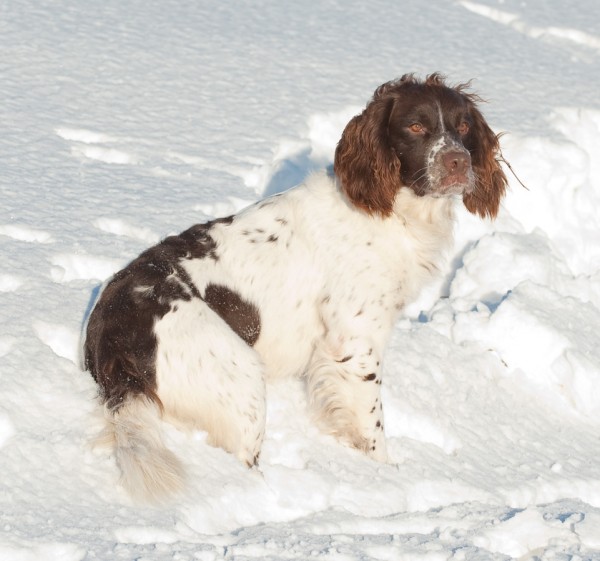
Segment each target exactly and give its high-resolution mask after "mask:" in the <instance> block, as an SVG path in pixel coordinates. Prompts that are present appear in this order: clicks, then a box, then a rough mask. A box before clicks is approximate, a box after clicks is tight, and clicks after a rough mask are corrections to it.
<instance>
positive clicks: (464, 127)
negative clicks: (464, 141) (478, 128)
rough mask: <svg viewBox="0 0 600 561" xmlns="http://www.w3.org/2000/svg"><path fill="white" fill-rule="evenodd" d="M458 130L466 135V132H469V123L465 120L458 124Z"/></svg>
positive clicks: (462, 134)
mask: <svg viewBox="0 0 600 561" xmlns="http://www.w3.org/2000/svg"><path fill="white" fill-rule="evenodd" d="M456 130H457V131H458V134H460V135H461V136H465V134H467V133H468V132H469V123H467V122H466V121H463V122H462V123H461V124H460V125H458V127H457V128H456Z"/></svg>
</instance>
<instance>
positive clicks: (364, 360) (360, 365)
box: [84, 74, 506, 500]
mask: <svg viewBox="0 0 600 561" xmlns="http://www.w3.org/2000/svg"><path fill="white" fill-rule="evenodd" d="M477 101H479V98H478V97H477V96H475V95H474V94H472V93H467V92H466V86H465V85H460V86H457V87H453V88H452V87H448V86H446V85H445V84H444V81H443V79H442V78H441V77H440V76H439V75H438V74H433V75H431V76H428V77H427V79H426V80H424V81H420V80H418V79H416V78H414V77H413V76H412V75H405V76H403V77H402V78H400V79H399V80H396V81H392V82H388V83H386V84H383V85H382V86H380V87H379V88H378V89H377V90H376V91H375V94H374V95H373V98H372V100H371V101H370V102H369V103H368V104H367V106H366V108H365V110H364V111H363V112H362V113H361V114H360V115H357V116H356V117H354V118H353V119H352V120H351V121H350V122H349V123H348V125H347V126H346V128H345V130H344V132H343V134H342V138H341V140H340V141H339V144H338V146H337V149H336V152H335V162H334V173H333V174H328V173H326V172H322V173H318V174H316V175H313V176H312V177H310V178H309V179H307V180H306V182H305V183H304V184H302V185H299V186H297V187H295V188H293V189H290V190H289V191H287V192H285V193H282V194H279V195H275V196H273V197H270V198H268V199H265V200H263V201H261V202H258V203H256V204H254V205H252V206H250V207H249V208H247V209H245V210H244V211H242V212H240V213H239V214H237V215H235V216H230V217H228V218H220V219H217V220H213V221H211V222H208V223H206V224H199V225H196V226H192V227H191V228H189V229H188V230H186V231H185V232H183V233H182V234H181V235H178V236H171V237H168V238H166V239H165V240H164V241H162V242H161V243H159V244H158V245H156V246H154V247H152V248H150V249H148V250H147V251H145V252H144V253H142V254H141V255H140V256H139V257H138V258H137V259H135V260H134V261H133V262H131V263H130V264H129V265H128V266H127V267H125V269H123V270H122V271H120V272H118V273H116V274H115V275H114V277H113V278H112V279H111V280H110V282H108V284H107V285H106V287H105V288H104V290H103V292H102V294H101V296H100V298H99V300H98V302H97V303H96V305H95V307H94V309H93V311H92V313H91V315H90V317H89V321H88V325H87V336H86V341H85V347H84V352H85V366H86V368H87V369H88V370H89V371H90V372H91V374H92V376H93V377H94V379H95V380H96V382H97V383H98V385H99V386H100V391H101V397H102V400H103V402H104V403H105V416H106V419H107V428H106V433H105V436H106V437H107V438H108V439H109V441H110V442H111V443H112V444H113V446H114V448H115V451H116V458H117V462H118V464H119V466H120V469H121V471H122V475H123V479H122V481H123V484H124V486H125V487H126V488H127V489H128V490H129V492H130V493H131V494H132V495H133V496H135V497H137V498H142V499H147V500H160V499H161V498H163V497H165V496H166V495H168V494H169V493H171V492H173V491H175V490H178V489H180V488H181V487H182V484H183V469H182V467H181V463H180V461H179V460H178V459H177V458H176V457H175V456H174V454H173V453H172V452H171V451H169V450H168V449H167V448H166V447H165V445H164V444H163V441H162V438H161V431H160V426H161V425H160V419H161V418H163V419H165V420H167V421H169V422H172V423H174V424H176V425H178V426H182V427H189V428H192V429H199V430H203V431H206V432H207V433H208V439H209V442H210V443H211V444H213V445H215V446H220V447H222V448H224V449H225V450H227V451H229V452H231V453H233V454H235V455H236V456H237V457H238V458H239V459H240V460H241V461H242V462H243V463H244V464H246V465H248V466H254V465H256V464H257V462H258V458H259V454H260V449H261V443H262V440H263V436H264V431H265V410H266V407H265V383H266V382H267V380H270V379H274V378H280V377H285V376H303V377H305V379H306V383H307V390H308V395H309V398H310V405H311V408H312V410H313V412H314V414H315V418H316V420H317V422H318V424H319V425H320V426H321V427H322V428H323V429H324V430H325V431H327V432H328V433H330V434H333V435H335V436H336V437H337V438H338V439H339V440H340V441H342V442H344V443H346V444H348V445H350V446H352V447H354V448H357V449H358V450H361V451H363V452H364V453H365V454H367V455H368V456H370V457H371V458H373V459H375V460H378V461H382V462H383V461H386V458H387V455H386V445H385V439H384V428H383V415H382V410H381V399H380V385H381V374H382V366H381V360H382V356H383V353H384V350H385V346H386V342H387V340H388V336H389V334H390V331H391V329H392V326H393V325H394V321H395V320H396V318H397V316H398V314H399V312H400V310H402V308H403V306H404V305H405V304H406V303H407V302H410V301H411V300H413V299H414V298H415V297H416V295H417V294H418V293H419V290H420V289H421V287H422V286H423V285H424V284H425V283H426V282H428V281H429V280H430V279H431V278H432V277H433V276H434V275H435V274H436V273H438V272H439V271H440V270H441V269H442V267H443V264H444V253H445V252H446V250H447V249H448V248H449V247H450V245H451V243H452V230H453V207H454V205H455V201H456V200H459V199H462V202H463V203H464V205H465V206H466V208H467V209H468V210H469V211H470V212H472V213H475V214H479V215H480V216H481V217H490V218H493V217H495V215H496V213H497V211H498V207H499V204H500V201H501V199H502V197H503V195H504V191H505V188H506V177H505V175H504V173H503V172H502V170H501V168H500V165H499V163H498V160H497V159H496V155H497V153H498V152H499V144H498V137H497V136H496V135H495V134H494V133H493V132H492V131H491V129H490V127H489V126H488V125H487V123H486V121H485V120H484V118H483V116H482V115H481V113H480V112H479V110H478V109H477V107H476V102H477Z"/></svg>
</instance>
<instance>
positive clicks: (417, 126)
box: [408, 123, 425, 133]
mask: <svg viewBox="0 0 600 561" xmlns="http://www.w3.org/2000/svg"><path fill="white" fill-rule="evenodd" d="M408 128H409V129H410V130H411V131H412V132H417V133H419V132H423V131H424V130H425V128H424V127H423V125H422V124H421V123H413V124H412V125H410V127H408Z"/></svg>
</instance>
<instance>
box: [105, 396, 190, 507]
mask: <svg viewBox="0 0 600 561" xmlns="http://www.w3.org/2000/svg"><path fill="white" fill-rule="evenodd" d="M104 416H105V419H106V421H107V424H106V428H105V430H104V432H103V434H102V435H101V436H100V438H99V440H100V441H101V443H105V444H112V446H113V447H114V450H115V456H116V459H117V464H118V465H119V468H120V469H121V474H122V475H121V483H122V485H123V487H125V489H126V490H127V491H128V493H129V494H130V495H131V496H132V498H133V499H134V500H137V501H141V502H146V503H162V502H165V501H166V500H167V499H169V498H170V497H172V496H173V495H175V494H176V493H177V492H179V491H181V490H182V489H183V485H184V480H185V473H184V469H183V466H182V464H181V462H180V461H179V460H178V459H177V457H176V456H175V454H173V452H171V451H170V450H168V449H167V448H166V446H165V445H164V443H163V439H162V434H161V427H160V423H161V421H160V413H159V408H158V406H157V405H156V404H155V403H154V402H152V401H151V400H149V399H147V398H146V397H143V396H141V395H139V396H135V397H129V398H128V400H127V402H126V403H124V404H122V405H121V406H120V407H118V408H117V409H110V408H109V407H105V409H104Z"/></svg>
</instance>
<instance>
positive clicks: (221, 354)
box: [155, 299, 266, 466]
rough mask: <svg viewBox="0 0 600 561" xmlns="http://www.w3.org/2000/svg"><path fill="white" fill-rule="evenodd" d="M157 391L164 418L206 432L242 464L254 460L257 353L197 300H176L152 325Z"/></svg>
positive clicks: (258, 411) (259, 413)
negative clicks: (156, 342)
mask: <svg viewBox="0 0 600 561" xmlns="http://www.w3.org/2000/svg"><path fill="white" fill-rule="evenodd" d="M155 333H156V336H157V340H158V346H157V356H156V374H157V390H156V393H157V395H158V397H159V398H160V400H161V402H162V404H163V407H164V414H165V418H166V420H169V421H172V422H174V424H177V425H180V426H184V427H189V428H194V429H200V430H204V431H206V432H207V433H208V442H209V444H211V445H213V446H218V447H221V448H223V449H224V450H226V451H228V452H231V453H232V454H234V455H235V456H237V458H239V460H240V461H241V462H243V463H244V464H246V465H248V466H253V465H255V464H256V463H257V462H258V457H259V454H260V448H261V444H262V440H263V436H264V430H265V417H266V404H265V376H264V366H263V364H262V361H261V359H260V357H259V355H258V353H257V352H256V351H255V350H254V349H253V348H252V347H251V346H250V345H249V344H248V343H247V342H246V341H244V340H243V339H242V338H241V337H239V336H238V335H237V334H236V333H235V332H234V331H233V330H232V329H231V328H230V326H229V325H228V324H227V323H226V322H225V321H224V320H223V319H222V318H221V317H220V316H219V315H218V314H217V313H215V312H214V311H213V310H212V309H211V308H209V307H208V306H207V304H206V303H205V302H204V301H202V300H200V299H192V300H190V301H186V302H179V303H178V305H177V310H176V311H173V312H171V313H168V314H166V315H165V316H164V317H163V318H162V319H161V320H160V321H158V322H157V324H156V326H155Z"/></svg>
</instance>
